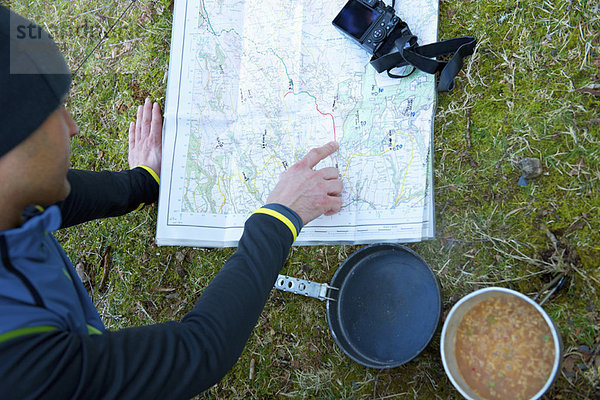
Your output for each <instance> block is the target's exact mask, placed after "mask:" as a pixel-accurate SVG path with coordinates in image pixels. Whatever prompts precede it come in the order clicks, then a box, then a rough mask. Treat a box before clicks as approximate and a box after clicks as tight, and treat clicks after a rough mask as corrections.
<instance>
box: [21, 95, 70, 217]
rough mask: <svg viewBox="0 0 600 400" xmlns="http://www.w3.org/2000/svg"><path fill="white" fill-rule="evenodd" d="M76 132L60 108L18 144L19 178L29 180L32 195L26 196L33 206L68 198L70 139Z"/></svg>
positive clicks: (63, 109) (62, 107)
mask: <svg viewBox="0 0 600 400" xmlns="http://www.w3.org/2000/svg"><path fill="white" fill-rule="evenodd" d="M78 131H79V128H78V126H77V124H76V123H75V121H73V118H72V117H71V114H70V113H69V112H68V111H67V110H66V108H65V107H64V106H62V105H61V106H60V107H59V108H58V109H57V110H56V111H54V112H53V113H52V114H50V116H49V117H48V118H47V119H46V120H45V121H44V123H43V124H42V125H41V126H40V127H39V128H38V129H37V130H36V131H35V132H34V133H33V134H31V136H29V137H28V138H27V139H26V140H25V141H24V142H23V143H22V145H23V149H22V150H23V151H22V157H23V158H22V159H21V161H22V166H23V169H24V171H22V175H21V176H24V177H26V178H25V179H28V180H30V185H31V186H30V187H31V188H32V192H31V193H29V196H28V197H31V202H32V203H33V204H39V205H42V206H48V205H51V204H54V203H56V202H58V201H61V200H64V199H65V198H66V197H67V196H68V195H69V193H70V191H71V185H70V184H69V182H68V181H67V171H68V170H69V156H70V155H71V144H70V139H71V138H72V137H73V136H75V135H76V134H77V133H78Z"/></svg>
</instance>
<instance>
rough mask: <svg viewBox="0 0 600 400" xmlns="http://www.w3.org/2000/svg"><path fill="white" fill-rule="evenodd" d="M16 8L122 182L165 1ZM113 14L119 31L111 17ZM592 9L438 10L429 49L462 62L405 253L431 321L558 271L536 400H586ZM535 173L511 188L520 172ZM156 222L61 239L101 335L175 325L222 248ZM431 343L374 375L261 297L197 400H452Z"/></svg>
mask: <svg viewBox="0 0 600 400" xmlns="http://www.w3.org/2000/svg"><path fill="white" fill-rule="evenodd" d="M128 6H129V2H128V1H109V0H96V1H91V0H78V1H64V0H60V1H53V2H35V1H23V2H18V3H17V2H14V3H13V8H14V9H15V10H16V11H18V12H20V13H22V14H23V15H25V16H27V17H29V18H30V19H33V20H35V21H37V22H39V23H42V24H45V26H46V28H47V29H48V30H50V31H51V32H52V34H53V35H54V36H55V37H56V39H57V41H58V42H59V43H61V44H62V45H64V48H65V55H66V57H67V60H68V62H69V65H70V66H71V67H72V68H73V69H75V68H76V66H78V65H79V64H80V63H81V61H82V60H83V59H84V57H85V55H86V54H87V53H88V52H90V51H91V50H92V49H93V47H94V46H95V45H96V43H97V42H98V41H99V40H100V39H101V38H102V37H103V35H104V33H105V32H106V31H107V30H108V29H109V28H110V27H111V26H112V25H113V24H115V23H116V25H115V28H114V30H113V31H112V32H111V34H110V35H109V36H108V38H107V39H106V40H105V41H104V42H103V43H102V44H101V45H100V46H99V47H98V49H97V50H96V51H95V52H94V53H93V54H92V55H91V57H90V58H89V60H88V61H87V62H86V63H85V64H84V65H83V67H82V68H81V69H80V70H79V72H78V73H77V75H76V76H75V77H74V81H73V87H72V91H71V97H70V99H69V101H68V108H69V109H70V110H71V112H72V113H73V115H74V117H75V119H76V121H77V122H78V123H79V125H80V128H81V134H80V135H79V136H78V137H77V138H75V139H74V140H73V164H74V166H76V167H78V168H89V169H94V170H100V169H125V168H127V164H126V159H127V157H126V153H127V127H128V124H129V122H130V121H131V120H133V118H134V113H135V109H136V106H137V105H138V104H141V102H142V101H143V99H145V97H146V96H150V97H151V98H152V99H153V100H156V101H158V102H159V103H161V104H162V105H164V100H165V99H164V96H165V90H166V71H167V68H168V54H169V41H170V32H171V22H172V7H173V4H172V2H171V1H170V0H159V1H156V2H151V1H148V0H138V1H137V2H136V3H135V4H134V5H133V6H132V7H131V9H129V10H127V11H126V9H127V7H128ZM122 13H124V16H123V19H122V20H121V21H117V17H118V16H120V15H121V14H122ZM599 15H600V9H599V5H598V2H597V0H594V1H587V0H572V1H566V0H564V1H554V2H550V1H539V0H534V1H527V2H526V1H515V0H495V1H491V0H471V1H463V2H450V1H448V0H442V1H441V2H440V38H441V39H444V38H450V37H454V36H461V35H467V34H472V35H474V36H476V37H477V38H478V43H479V44H478V47H477V50H476V53H475V54H474V55H473V56H472V57H470V58H469V59H467V61H466V64H465V68H464V70H463V72H461V74H460V75H459V77H458V79H457V87H456V88H455V89H454V91H453V92H451V93H450V94H441V95H440V96H439V99H438V100H439V104H438V110H437V114H436V126H435V139H434V140H435V142H434V143H435V196H436V213H437V216H436V218H437V230H438V232H437V239H435V240H432V241H428V242H423V243H418V244H414V245H411V246H410V247H411V248H413V249H414V250H416V251H417V252H418V253H419V254H421V255H422V256H423V257H424V258H425V259H426V260H427V261H428V263H429V264H430V265H431V266H432V268H433V269H434V270H435V272H436V273H437V275H438V277H439V280H440V283H441V286H442V293H443V299H444V300H443V307H444V312H447V311H448V310H449V309H450V307H451V306H452V305H453V304H454V303H455V302H456V301H458V299H460V298H461V297H462V296H464V295H466V294H467V293H470V292H471V291H473V290H475V289H478V288H482V287H486V286H492V285H499V286H504V287H509V288H512V289H516V290H519V291H521V292H523V293H525V294H527V295H530V296H535V295H536V294H537V293H538V292H539V291H540V290H541V289H542V287H543V285H544V284H545V283H547V282H548V281H549V280H550V279H551V278H552V276H554V274H555V273H557V272H565V273H568V274H569V276H570V280H569V282H568V284H567V286H566V287H565V288H564V289H563V290H562V291H560V292H558V293H557V294H556V295H555V296H553V297H552V298H550V299H549V300H548V301H547V302H546V303H545V304H544V308H545V309H546V310H547V311H548V313H549V314H550V316H551V317H552V318H553V319H554V321H555V322H556V324H557V326H558V327H559V330H560V332H561V334H562V336H563V340H564V348H565V351H564V354H565V357H564V363H563V369H562V371H561V373H560V375H559V377H558V379H557V381H556V383H555V384H554V386H553V387H552V388H551V390H550V391H549V392H548V394H547V395H546V398H547V399H586V398H587V399H594V398H600V386H599V384H598V382H599V381H600V369H599V368H600V354H599V353H600V328H599V327H600V310H599V305H600V294H599V290H600V272H599V271H600V268H599V262H600V261H599V260H600V233H599V232H600V201H599V197H598V192H599V191H600V129H599V126H600V118H599V116H598V115H599V113H598V110H599V106H600V98H599V97H598V96H597V95H594V94H593V93H591V92H590V91H589V90H586V88H588V89H589V88H590V87H591V86H590V85H594V84H596V85H597V84H599V83H600V17H599ZM525 157H533V158H538V159H540V160H541V163H542V166H543V174H542V175H541V176H540V177H539V178H537V179H535V180H532V181H530V184H529V185H528V186H527V187H520V186H518V185H517V180H518V178H519V176H520V172H519V169H518V166H517V165H518V161H519V160H520V159H522V158H525ZM155 224H156V207H148V208H147V209H145V210H143V211H141V212H138V213H136V214H132V215H127V216H124V217H121V218H115V219H112V220H105V221H97V222H91V223H88V224H85V225H83V226H80V227H76V228H72V229H68V230H65V231H63V232H60V233H58V235H57V236H58V238H59V240H60V241H61V242H62V243H63V245H64V247H65V249H66V251H67V253H68V254H69V256H70V258H71V260H72V261H73V264H79V265H80V269H81V270H82V271H84V272H85V274H86V276H87V277H89V281H90V294H91V296H92V297H93V299H94V302H95V304H96V306H97V308H98V310H99V311H100V313H101V315H102V316H103V318H104V321H105V323H106V325H107V326H108V327H109V328H112V329H117V328H120V327H125V326H132V325H142V324H148V323H153V322H158V321H165V320H169V319H179V318H181V317H183V315H184V314H185V312H186V311H188V310H190V308H191V307H192V305H193V304H194V301H195V299H196V298H197V297H198V296H199V295H200V294H201V293H202V291H203V288H204V287H206V285H207V284H208V282H209V281H210V279H211V277H212V276H214V274H215V273H216V272H217V271H218V269H219V267H220V266H221V265H222V264H223V263H224V261H225V260H226V259H227V257H228V256H230V255H231V254H232V252H233V249H224V250H210V249H191V248H176V247H161V248H158V247H156V246H155V244H154V240H153V238H154V229H155ZM357 248H358V247H353V246H319V247H308V248H294V249H293V250H292V252H291V254H290V257H289V260H288V262H287V264H286V266H285V267H284V272H285V273H288V274H291V275H295V276H298V277H303V278H307V279H311V280H314V281H319V282H327V281H329V280H330V278H331V276H332V275H333V273H334V271H335V269H336V268H337V266H338V265H339V264H340V263H341V262H342V261H343V260H344V259H345V258H346V257H348V256H349V255H350V254H351V253H352V252H353V251H354V250H356V249H357ZM439 339H440V335H439V332H438V334H437V335H436V336H435V337H434V340H433V341H432V343H431V344H430V345H429V347H428V348H427V349H426V350H425V351H424V352H423V353H422V354H421V355H420V356H419V357H418V358H417V359H416V360H414V361H412V362H410V363H408V364H406V365H404V366H401V367H398V368H395V369H392V370H388V371H378V370H372V369H368V368H364V367H361V366H359V365H358V364H356V363H354V362H352V361H351V360H350V359H349V358H347V357H345V356H344V355H343V354H342V352H341V351H340V350H339V349H338V348H337V346H336V345H335V343H334V342H333V339H332V338H331V335H330V333H329V331H328V327H327V321H326V318H325V307H324V304H322V303H320V302H318V301H316V300H311V299H305V298H301V297H299V296H293V295H289V294H285V293H279V292H274V293H272V295H271V298H270V300H269V301H268V303H267V307H266V308H265V311H264V312H263V314H262V315H261V317H260V319H259V321H258V323H257V325H256V329H255V331H254V333H253V335H252V337H251V338H250V341H249V343H248V345H247V347H246V349H245V350H244V353H243V354H242V356H241V358H240V360H239V361H238V363H237V364H236V366H235V367H234V368H233V369H232V371H231V372H230V373H229V374H228V375H227V376H226V377H225V378H224V379H223V380H222V381H221V382H220V383H218V384H217V385H215V386H214V387H213V388H211V389H210V390H208V391H206V392H205V393H203V394H201V395H200V396H199V398H201V399H205V398H206V399H216V398H256V399H267V398H269V399H270V398H284V399H285V398H294V399H296V398H300V399H341V398H344V399H372V398H381V399H408V398H415V399H456V398H459V397H460V396H459V395H458V392H457V391H456V390H455V389H454V388H453V387H452V385H451V384H450V382H449V380H448V379H447V378H446V376H445V374H444V371H443V368H442V366H441V361H440V356H439Z"/></svg>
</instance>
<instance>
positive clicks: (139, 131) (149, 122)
mask: <svg viewBox="0 0 600 400" xmlns="http://www.w3.org/2000/svg"><path fill="white" fill-rule="evenodd" d="M161 155H162V117H161V114H160V106H159V105H158V103H152V102H150V99H146V102H145V103H144V105H143V106H139V107H138V110H137V116H136V122H132V123H131V124H130V126H129V156H128V160H129V166H130V168H131V170H128V171H122V172H110V171H102V172H92V171H81V170H70V171H69V173H68V175H67V179H68V180H69V183H70V184H71V193H70V194H69V196H68V197H67V198H66V199H65V200H64V201H61V202H60V203H58V204H57V205H58V206H59V208H60V210H61V215H62V224H61V227H62V228H64V227H67V226H71V225H76V224H80V223H82V222H86V221H91V220H93V219H98V218H106V217H115V216H119V215H124V214H127V213H129V212H131V211H134V210H137V209H140V208H142V207H143V206H144V205H147V204H152V203H154V202H156V201H157V200H158V185H159V183H160V182H159V179H160V178H159V175H160V163H161Z"/></svg>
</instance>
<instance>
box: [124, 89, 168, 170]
mask: <svg viewBox="0 0 600 400" xmlns="http://www.w3.org/2000/svg"><path fill="white" fill-rule="evenodd" d="M161 156H162V117H161V115H160V106H159V105H158V103H154V104H152V103H151V102H150V98H147V99H146V103H145V104H144V105H143V106H139V107H138V110H137V118H136V122H132V123H131V124H130V125H129V168H131V169H133V168H135V167H140V166H146V167H149V168H151V169H152V170H153V171H154V172H156V174H157V175H159V176H160V160H161Z"/></svg>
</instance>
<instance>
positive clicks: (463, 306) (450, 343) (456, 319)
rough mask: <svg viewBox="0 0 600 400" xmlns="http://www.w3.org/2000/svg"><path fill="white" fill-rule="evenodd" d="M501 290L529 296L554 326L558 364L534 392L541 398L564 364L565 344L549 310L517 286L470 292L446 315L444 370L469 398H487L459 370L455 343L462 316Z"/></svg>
mask: <svg viewBox="0 0 600 400" xmlns="http://www.w3.org/2000/svg"><path fill="white" fill-rule="evenodd" d="M498 293H508V294H511V295H514V296H517V297H518V298H520V299H523V300H525V301H526V302H527V303H529V304H531V305H532V306H533V307H535V309H536V310H537V311H538V312H539V313H540V314H541V315H542V317H543V318H544V320H545V321H546V323H547V324H548V327H549V328H550V332H551V333H552V338H553V339H554V354H555V357H554V364H553V366H552V372H551V373H550V376H549V378H548V380H547V381H546V384H545V385H544V386H543V387H542V388H541V389H540V390H539V391H538V392H537V393H536V394H535V395H534V396H533V397H531V399H532V400H533V399H539V398H540V397H542V395H543V394H544V393H545V392H546V391H547V390H548V389H549V388H550V386H551V385H552V384H553V383H554V381H555V379H556V377H557V375H558V371H559V368H560V362H561V360H562V352H563V344H562V338H561V336H560V333H559V332H558V329H557V328H556V326H555V325H554V322H553V321H552V319H550V317H549V316H548V314H547V313H546V312H545V311H544V309H543V308H542V307H541V306H540V305H538V304H537V303H536V302H535V301H533V300H532V299H530V298H529V297H527V296H525V295H524V294H522V293H519V292H517V291H514V290H510V289H506V288H501V287H489V288H485V289H481V290H477V291H475V292H473V293H470V294H469V295H467V296H465V297H463V298H462V299H460V300H459V301H458V302H457V303H456V304H455V305H454V307H452V309H451V310H450V313H449V314H448V316H447V317H446V321H445V322H444V326H443V328H442V338H441V349H440V351H441V355H442V363H443V364H444V370H445V371H446V374H447V375H448V378H450V382H452V384H453V385H454V387H455V388H456V389H457V390H458V391H459V392H460V394H462V395H463V396H464V397H465V398H466V399H469V400H485V399H483V398H482V397H480V396H478V395H477V394H476V393H475V392H473V390H472V389H471V388H469V386H468V385H467V383H466V382H465V380H464V379H463V378H462V376H461V375H460V373H459V371H458V367H457V365H456V359H455V355H454V346H455V338H456V331H457V329H458V326H459V323H460V321H461V319H462V317H463V316H464V315H465V313H466V312H467V311H469V310H470V309H471V308H472V307H473V306H475V305H476V304H478V303H480V302H481V301H483V300H485V299H487V298H488V297H490V296H493V295H497V294H498Z"/></svg>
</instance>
